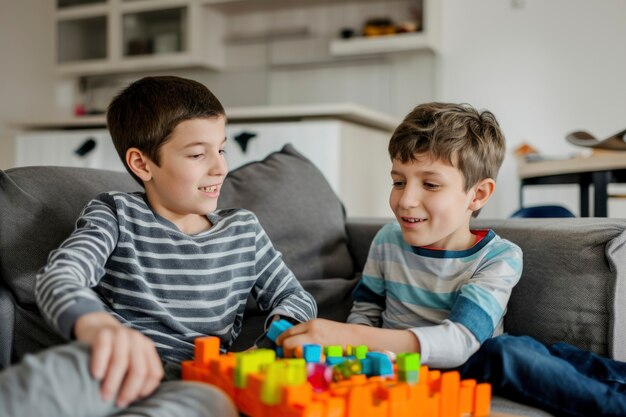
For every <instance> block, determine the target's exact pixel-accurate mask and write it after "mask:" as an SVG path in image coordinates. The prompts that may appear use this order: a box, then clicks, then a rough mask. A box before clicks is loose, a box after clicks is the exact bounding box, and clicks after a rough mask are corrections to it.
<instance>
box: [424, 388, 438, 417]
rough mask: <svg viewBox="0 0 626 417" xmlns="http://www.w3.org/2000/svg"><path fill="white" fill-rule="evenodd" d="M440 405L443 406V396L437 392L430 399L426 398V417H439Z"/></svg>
mask: <svg viewBox="0 0 626 417" xmlns="http://www.w3.org/2000/svg"><path fill="white" fill-rule="evenodd" d="M440 404H441V395H440V394H439V393H438V392H435V393H434V394H432V395H431V396H430V397H428V398H426V414H425V417H436V416H439V409H440V407H439V406H440Z"/></svg>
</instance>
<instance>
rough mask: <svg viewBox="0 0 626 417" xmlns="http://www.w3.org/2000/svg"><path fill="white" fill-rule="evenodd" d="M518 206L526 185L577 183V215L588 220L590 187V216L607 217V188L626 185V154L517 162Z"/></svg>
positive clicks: (612, 153) (521, 203)
mask: <svg viewBox="0 0 626 417" xmlns="http://www.w3.org/2000/svg"><path fill="white" fill-rule="evenodd" d="M517 174H518V176H519V178H520V191H519V193H520V195H519V197H520V198H519V201H520V206H521V207H523V206H524V187H525V186H528V185H547V184H578V186H579V187H580V216H581V217H589V216H590V210H589V209H590V207H589V186H590V185H593V216H594V217H607V200H608V199H609V193H608V185H609V184H610V183H623V182H626V152H606V153H600V154H597V155H592V156H589V157H577V158H570V159H558V160H542V161H535V162H526V161H524V160H521V159H520V160H519V162H518V169H517Z"/></svg>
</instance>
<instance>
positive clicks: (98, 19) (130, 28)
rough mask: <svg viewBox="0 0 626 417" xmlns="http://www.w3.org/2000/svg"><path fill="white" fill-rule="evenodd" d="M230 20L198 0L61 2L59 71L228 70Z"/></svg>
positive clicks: (75, 0) (59, 3) (89, 73)
mask: <svg viewBox="0 0 626 417" xmlns="http://www.w3.org/2000/svg"><path fill="white" fill-rule="evenodd" d="M223 22H224V18H223V16H222V15H221V13H219V12H216V11H215V10H213V9H212V8H210V7H208V6H206V5H202V4H201V3H200V2H199V1H198V0H100V1H94V0H70V1H68V0H65V1H62V0H59V2H58V3H57V11H56V57H57V70H58V71H59V73H61V74H69V75H94V74H105V73H123V72H132V71H147V70H158V69H172V68H182V67H192V66H200V67H207V68H213V69H219V68H222V67H223V65H224V48H223V42H222V32H223Z"/></svg>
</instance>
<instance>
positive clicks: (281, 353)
mask: <svg viewBox="0 0 626 417" xmlns="http://www.w3.org/2000/svg"><path fill="white" fill-rule="evenodd" d="M276 357H278V358H284V357H285V351H284V350H283V348H282V346H276Z"/></svg>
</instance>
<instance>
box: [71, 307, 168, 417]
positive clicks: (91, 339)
mask: <svg viewBox="0 0 626 417" xmlns="http://www.w3.org/2000/svg"><path fill="white" fill-rule="evenodd" d="M74 334H75V335H76V339H78V340H80V341H81V342H85V343H88V344H89V345H90V346H91V372H92V374H93V376H94V377H95V378H96V379H98V380H101V381H102V383H101V385H100V393H101V395H102V398H103V399H104V400H109V399H111V398H112V397H113V396H114V395H115V393H118V394H117V399H116V402H115V404H116V405H117V406H118V407H125V406H127V405H128V404H130V403H131V402H133V401H135V400H137V399H139V398H143V397H145V396H147V395H149V394H151V393H152V392H153V391H154V390H155V389H156V388H157V387H158V385H159V383H160V382H161V378H163V365H162V364H161V360H160V358H159V355H158V353H157V351H156V348H155V346H154V342H152V340H151V339H149V338H148V337H146V336H144V335H143V334H141V333H140V332H138V331H136V330H132V329H129V328H127V327H126V326H123V325H122V324H121V323H119V322H118V321H117V320H116V319H115V318H114V317H112V316H111V315H110V314H108V313H104V312H98V313H89V314H86V315H84V316H83V317H81V318H79V319H78V320H77V321H76V324H75V326H74Z"/></svg>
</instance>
